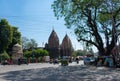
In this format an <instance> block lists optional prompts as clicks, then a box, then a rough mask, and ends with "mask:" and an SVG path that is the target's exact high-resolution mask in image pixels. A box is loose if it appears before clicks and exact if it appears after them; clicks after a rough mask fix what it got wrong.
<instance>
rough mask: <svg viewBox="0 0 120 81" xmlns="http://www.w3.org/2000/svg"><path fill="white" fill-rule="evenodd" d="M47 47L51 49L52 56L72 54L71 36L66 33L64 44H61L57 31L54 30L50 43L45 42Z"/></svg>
mask: <svg viewBox="0 0 120 81" xmlns="http://www.w3.org/2000/svg"><path fill="white" fill-rule="evenodd" d="M45 49H46V50H48V51H49V55H50V58H59V57H63V56H71V55H72V51H73V47H72V43H71V40H70V38H69V37H68V35H67V34H66V35H65V37H64V39H63V41H62V44H61V45H60V44H59V38H58V36H57V33H56V32H55V31H54V30H52V32H51V34H50V36H49V39H48V43H46V44H45Z"/></svg>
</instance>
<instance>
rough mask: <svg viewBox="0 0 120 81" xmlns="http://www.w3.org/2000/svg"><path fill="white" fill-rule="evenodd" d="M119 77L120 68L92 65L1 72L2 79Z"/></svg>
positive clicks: (94, 80)
mask: <svg viewBox="0 0 120 81" xmlns="http://www.w3.org/2000/svg"><path fill="white" fill-rule="evenodd" d="M119 79H120V71H119V70H115V69H109V68H101V69H98V68H97V67H92V66H90V67H87V66H86V67H83V66H60V67H56V68H54V67H49V68H42V69H31V70H22V71H11V72H7V73H1V74H0V81H2V80H3V81H102V80H103V81H119Z"/></svg>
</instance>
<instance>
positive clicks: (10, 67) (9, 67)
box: [0, 61, 83, 73]
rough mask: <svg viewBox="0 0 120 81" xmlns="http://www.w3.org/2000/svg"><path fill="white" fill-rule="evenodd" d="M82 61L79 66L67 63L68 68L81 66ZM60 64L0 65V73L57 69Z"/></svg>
mask: <svg viewBox="0 0 120 81" xmlns="http://www.w3.org/2000/svg"><path fill="white" fill-rule="evenodd" d="M82 64H83V61H79V64H77V63H76V62H72V63H69V65H68V66H76V65H82ZM59 66H61V64H50V63H31V64H28V65H26V64H23V65H0V73H5V72H10V71H18V70H27V69H37V68H45V67H59Z"/></svg>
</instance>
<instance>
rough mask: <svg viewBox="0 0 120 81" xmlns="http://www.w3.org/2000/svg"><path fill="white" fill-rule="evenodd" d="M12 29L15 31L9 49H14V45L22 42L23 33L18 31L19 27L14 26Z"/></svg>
mask: <svg viewBox="0 0 120 81" xmlns="http://www.w3.org/2000/svg"><path fill="white" fill-rule="evenodd" d="M12 31H13V36H12V42H11V43H10V45H9V46H8V49H7V51H8V52H9V51H12V47H13V46H14V45H15V44H17V43H19V44H21V33H20V32H19V31H18V28H17V27H12Z"/></svg>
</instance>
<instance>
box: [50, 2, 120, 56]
mask: <svg viewBox="0 0 120 81" xmlns="http://www.w3.org/2000/svg"><path fill="white" fill-rule="evenodd" d="M52 8H53V11H54V13H55V16H56V17H57V18H58V19H59V18H60V17H64V20H65V22H66V23H65V25H66V26H67V27H68V28H73V29H74V33H75V34H76V36H77V40H78V41H82V42H85V43H86V46H89V45H94V46H95V47H96V48H97V49H98V51H99V53H100V54H101V55H110V54H111V51H112V49H113V48H114V47H115V45H116V43H117V39H118V36H119V32H118V30H119V26H120V0H97V1H96V0H54V3H53V4H52Z"/></svg>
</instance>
